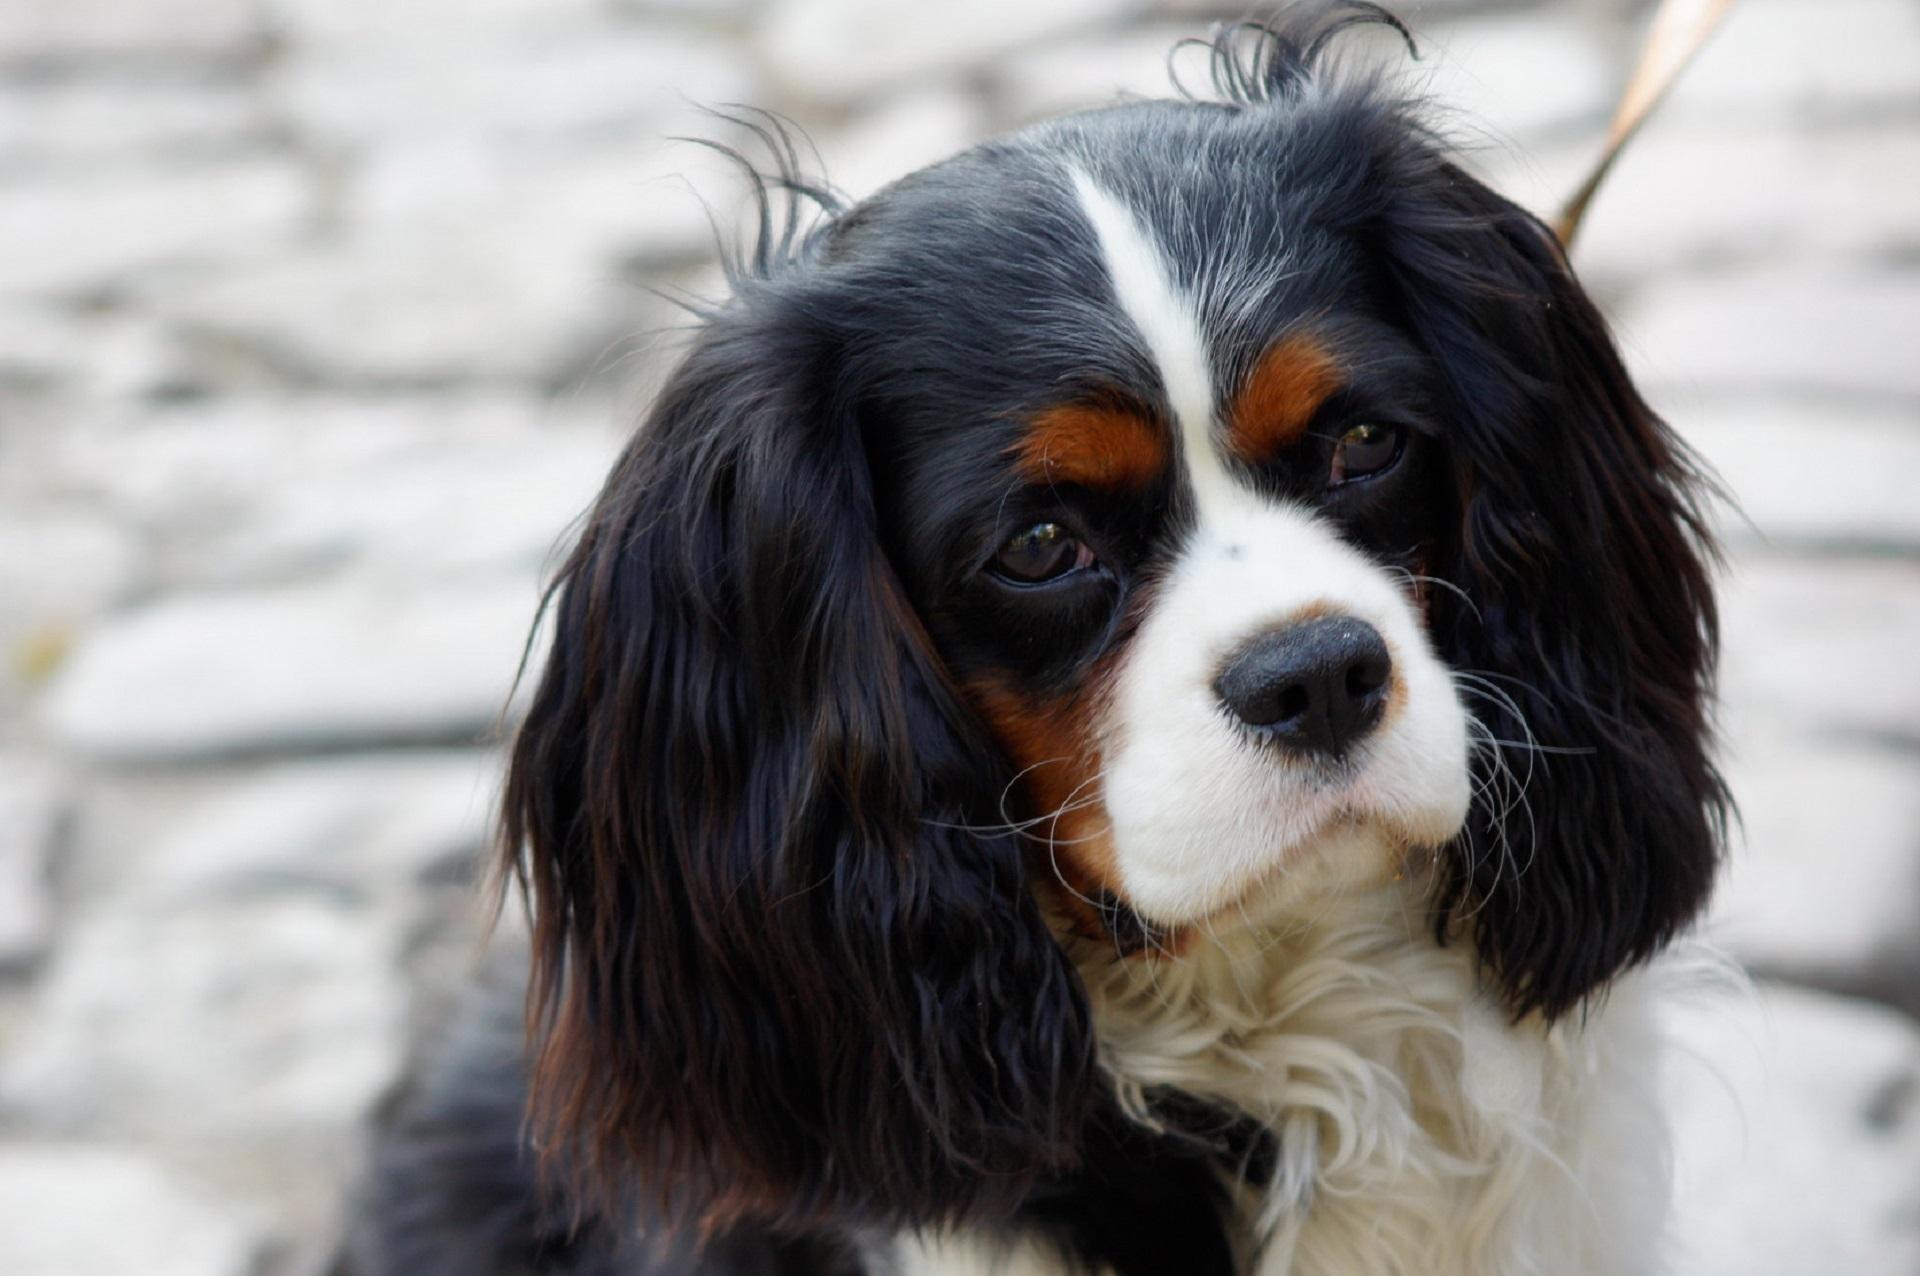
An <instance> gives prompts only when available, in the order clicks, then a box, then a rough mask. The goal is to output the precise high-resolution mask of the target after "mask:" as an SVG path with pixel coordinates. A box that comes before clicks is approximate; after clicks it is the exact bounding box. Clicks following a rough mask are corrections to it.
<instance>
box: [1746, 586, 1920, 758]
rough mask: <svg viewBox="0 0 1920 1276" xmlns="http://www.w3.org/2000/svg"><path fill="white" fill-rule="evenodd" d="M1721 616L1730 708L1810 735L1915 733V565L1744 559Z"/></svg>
mask: <svg viewBox="0 0 1920 1276" xmlns="http://www.w3.org/2000/svg"><path fill="white" fill-rule="evenodd" d="M1721 620H1722V629H1723V632H1724V635H1725V639H1724V656H1723V661H1722V675H1721V689H1722V691H1723V693H1724V694H1725V696H1726V698H1727V700H1728V701H1729V702H1730V703H1733V704H1737V705H1739V706H1742V707H1743V708H1750V709H1752V710H1754V711H1756V712H1764V713H1767V714H1769V715H1771V716H1773V717H1775V718H1778V719H1782V720H1785V721H1789V722H1792V723H1795V724H1798V725H1799V726H1800V727H1801V729H1803V730H1809V731H1813V732H1821V731H1825V732H1835V731H1843V732H1855V733H1861V734H1866V735H1872V736H1880V737H1884V738H1890V739H1896V740H1906V741H1908V742H1911V741H1912V740H1913V738H1914V736H1915V735H1916V732H1917V731H1920V669H1917V668H1916V665H1915V662H1914V653H1915V652H1920V563H1913V562H1908V561H1902V560H1897V559H1896V560H1873V559H1836V560H1822V559H1818V558H1813V559H1794V558H1783V557H1774V556H1763V555H1758V554H1750V555H1748V556H1746V557H1745V558H1744V559H1742V561H1741V562H1740V563H1739V564H1738V566H1737V568H1736V570H1734V571H1733V572H1732V573H1731V575H1730V577H1729V579H1728V580H1727V582H1726V585H1725V588H1724V589H1723V590H1722V597H1721Z"/></svg>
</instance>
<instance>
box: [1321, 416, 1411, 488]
mask: <svg viewBox="0 0 1920 1276" xmlns="http://www.w3.org/2000/svg"><path fill="white" fill-rule="evenodd" d="M1405 437H1406V431H1404V430H1403V429H1401V428H1400V427H1399V426H1397V425H1375V424H1373V423H1372V422H1370V421H1369V422H1366V423H1363V424H1361V425H1356V426H1354V427H1353V428H1352V429H1351V430H1348V431H1347V432H1346V433H1345V434H1343V435H1341V436H1340V442H1339V443H1338V444H1337V445H1336V446H1335V447H1334V449H1333V471H1332V473H1330V474H1329V475H1328V476H1327V482H1328V484H1329V485H1333V486H1337V485H1339V484H1341V483H1347V482H1351V481H1352V480H1354V479H1363V478H1367V477H1368V476H1370V475H1374V474H1379V473H1381V472H1383V471H1385V470H1387V469H1390V468H1392V466H1393V463H1394V462H1395V461H1397V460H1399V459H1400V447H1401V445H1402V443H1404V442H1405Z"/></svg>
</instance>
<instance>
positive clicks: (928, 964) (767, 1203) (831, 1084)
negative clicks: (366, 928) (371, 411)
mask: <svg viewBox="0 0 1920 1276" xmlns="http://www.w3.org/2000/svg"><path fill="white" fill-rule="evenodd" d="M741 282H742V286H743V287H744V289H745V293H744V295H743V296H740V297H737V298H736V300H735V302H734V303H732V304H731V305H730V306H729V307H728V308H726V309H725V310H723V311H722V312H721V313H719V314H718V315H716V316H714V317H712V318H711V320H710V321H709V323H708V325H707V327H706V330H705V331H704V333H703V335H702V337H701V339H700V341H699V343H698V345H697V347H696V348H695V349H694V351H693V352H692V354H691V356H690V357H689V358H688V359H687V361H686V362H685V364H684V365H683V366H682V367H681V369H680V370H679V372H678V374H677V375H676V376H675V378H674V379H673V381H672V382H671V384H670V385H669V386H668V388H667V389H666V391H665V393H664V395H663V397H662V398H661V400H660V402H659V404H658V407H657V409H656V411H655V412H654V415H653V417H652V419H651V420H650V421H649V422H648V423H647V424H646V426H645V427H644V428H643V429H642V430H641V431H640V432H639V434H638V435H637V437H636V439H635V440H634V442H633V444H632V445H631V446H630V447H629V449H628V451H627V453H626V455H625V456H624V457H623V458H622V460H621V461H620V462H619V464H618V466H617V467H616V469H615V471H614V472H613V474H612V476H611V477H610V479H609V481H608V484H607V487H606V488H605V490H604V491H603V492H602V494H601V496H600V498H599V502H598V505H597V507H596V508H595V510H594V511H593V513H592V516H591V519H590V521H589V522H588V524H587V526H586V530H585V533H584V535H583V536H582V537H581V540H580V543H579V546H578V548H577V549H576V550H575V551H574V553H573V555H572V557H571V558H570V559H569V560H568V562H567V563H566V565H565V567H564V569H563V570H562V572H561V575H560V579H559V582H558V584H557V587H556V593H555V595H554V597H553V601H552V604H551V606H552V610H553V613H554V615H553V619H554V624H555V638H554V642H553V648H552V653H551V657H550V659H549V660H548V662H547V665H546V667H545V670H544V673H543V674H542V676H541V679H540V682H539V687H538V690H537V692H536V694H535V695H534V697H533V700H532V705H531V710H530V713H529V715H528V718H527V720H526V723H525V725H524V726H523V727H522V728H521V730H520V733H519V736H518V739H517V740H516V742H515V744H514V747H513V754H512V761H511V771H510V776H509V779H508V784H507V789H506V797H505V820H504V833H505V839H506V846H507V850H508V854H509V856H510V858H511V861H512V863H513V864H514V865H515V867H516V868H517V871H518V872H519V873H520V875H521V878H522V880H523V883H524V885H525V887H526V889H527V891H528V894H529V897H530V899H531V907H532V912H533V923H534V950H535V961H536V969H535V973H534V984H533V992H532V1019H533V1029H534V1035H535V1052H536V1054H535V1061H534V1068H533V1073H534V1076H533V1083H532V1084H533V1111H534V1118H535V1129H536V1131H537V1133H538V1135H539V1137H540V1138H541V1139H542V1140H543V1143H544V1146H545V1150H546V1151H547V1153H548V1154H549V1155H550V1156H551V1157H553V1158H554V1159H556V1160H557V1161H559V1162H560V1163H561V1165H562V1166H564V1167H569V1168H571V1169H572V1170H573V1171H574V1172H575V1174H576V1175H577V1176H578V1177H579V1178H581V1179H583V1180H584V1181H585V1184H586V1185H587V1186H588V1187H589V1188H598V1189H599V1190H600V1197H601V1200H602V1201H603V1203H604V1202H609V1201H612V1200H613V1198H615V1197H616V1196H618V1195H620V1194H622V1193H625V1194H627V1195H628V1196H629V1197H630V1196H631V1193H632V1190H633V1189H634V1187H635V1186H636V1185H637V1186H638V1189H639V1191H640V1193H641V1194H642V1195H643V1197H645V1198H646V1199H644V1200H643V1201H642V1202H640V1204H642V1205H644V1207H645V1208H646V1209H647V1211H648V1212H649V1213H651V1214H654V1215H655V1216H658V1217H664V1218H666V1219H667V1220H669V1221H670V1222H671V1223H672V1224H673V1225H675V1226H676V1227H681V1228H695V1229H698V1230H701V1231H703V1232H709V1233H711V1232H713V1231H715V1230H717V1229H722V1228H725V1227H727V1226H729V1225H731V1224H733V1223H736V1222H741V1221H748V1220H751V1221H753V1222H755V1223H759V1224H765V1225H770V1226H773V1227H775V1228H784V1227H791V1228H799V1227H801V1226H803V1225H805V1224H806V1223H808V1222H809V1221H814V1220H818V1219H820V1218H822V1217H825V1216H827V1215H833V1216H835V1217H836V1218H838V1219H839V1220H840V1221H842V1222H845V1221H847V1220H848V1219H867V1220H871V1221H874V1222H876V1223H890V1224H914V1223H920V1222H927V1221H936V1220H940V1219H945V1218H950V1217H953V1216H955V1215H957V1214H959V1213H961V1212H964V1211H967V1210H970V1209H976V1208H986V1207H990V1206H992V1205H994V1204H995V1203H996V1202H1007V1201H1012V1200H1014V1199H1017V1198H1018V1196H1019V1195H1020V1193H1021V1192H1022V1191H1023V1190H1024V1189H1025V1188H1026V1187H1028V1186H1030V1185H1031V1183H1032V1182H1033V1180H1034V1179H1035V1177H1036V1176H1038V1175H1040V1174H1042V1173H1044V1172H1049V1171H1057V1170H1060V1169H1062V1168H1065V1167H1064V1166H1063V1165H1062V1161H1063V1160H1064V1159H1067V1158H1070V1157H1071V1156H1072V1151H1071V1150H1072V1149H1073V1148H1074V1147H1075V1145H1076V1142H1077V1133H1078V1129H1079V1126H1080V1123H1081V1121H1082V1120H1083V1118H1084V1115H1085V1110H1086V1106H1087V1104H1088V1101H1089V1094H1090V1092H1091V1089H1092V1082H1091V1079H1090V1078H1091V1070H1092V1044H1091V1043H1092V1037H1091V1032H1090V1025H1089V1017H1088V1010H1087V1007H1086V1004H1085V1001H1084V995H1083V993H1082V991H1081V989H1080V986H1079V984H1078V982H1077V979H1076V977H1075V976H1074V975H1073V973H1072V971H1071V969H1070V968H1069V966H1068V965H1067V963H1066V961H1065V959H1064V958H1063V956H1062V955H1061V953H1060V952H1059V950H1058V948H1057V946H1056V945H1055V944H1054V942H1053V941H1052V940H1051V938H1050V937H1049V935H1048V933H1047V931H1046V928H1045V926H1044V924H1043V922H1042V921H1041V919H1040V916H1039V914H1038V911H1037V909H1036V907H1035V905H1034V903H1033V901H1032V900H1031V898H1030V897H1029V894H1028V891H1027V888H1026V885H1025V883H1024V880H1023V873H1022V866H1021V856H1020V852H1019V849H1018V846H1017V844H1016V841H1015V839H1014V837H1013V836H1012V835H1011V834H1009V833H1006V832H994V831H991V830H990V829H989V830H988V831H978V827H977V826H989V825H994V824H1000V823H1001V822H1002V817H1000V816H999V815H998V814H997V808H996V805H995V797H996V795H997V794H998V793H999V792H1000V791H1001V788H1002V787H1003V786H1004V784H1005V783H1006V781H1007V778H1008V777H1007V776H1006V775H1005V774H1004V773H1003V771H1002V766H1001V764H1000V763H999V761H998V760H997V758H996V756H995V754H994V753H993V751H992V750H991V748H990V747H989V746H988V745H987V744H986V743H985V742H984V740H983V739H981V738H980V737H979V736H977V735H976V732H975V730H974V729H973V728H972V727H971V726H970V724H969V720H968V719H967V718H966V717H965V715H964V713H963V711H962V710H961V709H960V707H959V706H958V703H957V701H956V699H955V697H954V695H953V693H952V692H951V690H950V688H949V687H948V685H947V683H946V681H945V679H944V677H943V673H942V671H941V668H940V666H939V663H938V661H937V658H936V657H935V656H934V654H933V653H932V651H931V649H930V646H929V643H928V641H927V639H926V637H925V635H924V634H923V632H922V631H921V628H920V625H919V623H918V621H917V619H916V617H915V615H914V614H913V613H912V611H911V610H910V608H909V607H908V605H907V604H906V603H905V602H904V600H903V598H902V595H901V591H900V586H899V584H898V583H897V581H896V579H895V577H894V574H893V571H892V570H891V568H890V566H889V564H888V562H887V561H886V559H885V557H884V556H883V554H882V552H881V551H880V549H879V548H878V542H877V540H876V529H875V525H874V523H875V514H874V500H873V493H872V491H871V490H870V486H871V477H870V474H869V470H868V465H867V460H866V456H865V454H864V449H863V446H862V442H861V436H860V430H859V428H858V425H857V422H856V420H855V412H854V405H853V403H852V402H851V398H852V395H851V391H850V390H849V389H848V387H847V386H846V385H845V384H843V380H842V378H841V377H840V375H839V374H838V373H837V372H836V371H835V360H834V357H833V349H832V338H831V335H830V333H829V332H828V330H827V327H828V322H829V321H828V320H827V319H826V318H824V317H823V316H825V315H830V314H831V313H832V312H833V311H832V306H831V304H830V302H831V299H830V298H827V299H822V298H820V297H817V296H814V297H811V298H810V297H809V294H808V287H807V284H806V280H805V279H797V280H796V279H795V278H793V277H791V276H789V277H787V278H784V279H776V280H764V279H763V280H743V281H741Z"/></svg>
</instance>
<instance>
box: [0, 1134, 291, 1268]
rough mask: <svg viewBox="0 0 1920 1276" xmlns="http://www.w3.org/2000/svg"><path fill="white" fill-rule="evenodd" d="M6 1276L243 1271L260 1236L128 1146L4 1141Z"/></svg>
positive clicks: (1, 1181) (260, 1244) (251, 1224)
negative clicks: (126, 1147)
mask: <svg viewBox="0 0 1920 1276" xmlns="http://www.w3.org/2000/svg"><path fill="white" fill-rule="evenodd" d="M0 1200H4V1201H5V1202H6V1203H7V1225H6V1226H5V1227H0V1271H4V1272H6V1273H7V1276H127V1273H130V1272H139V1273H142V1276H249V1273H251V1272H252V1271H253V1270H254V1266H255V1263H256V1262H257V1261H258V1259H259V1257H260V1254H261V1251H262V1250H263V1249H264V1247H265V1242H266V1239H267V1238H266V1236H265V1234H264V1233H263V1231H262V1229H261V1227H260V1225H259V1223H258V1222H257V1221H255V1220H251V1219H247V1218H244V1217H241V1216H239V1214H238V1213H237V1212H236V1211H235V1209H234V1208H233V1206H232V1204H231V1203H230V1202H227V1201H224V1200H219V1199H216V1198H215V1197H214V1196H213V1194H212V1193H210V1192H208V1191H206V1190H204V1189H201V1188H198V1187H197V1186H195V1185H193V1184H190V1183H185V1182H182V1181H181V1180H180V1176H179V1174H178V1173H177V1172H176V1171H173V1170H172V1169H170V1168H169V1167H167V1166H165V1165H163V1164H162V1163H160V1162H159V1161H157V1160H155V1159H153V1158H152V1157H150V1156H147V1155H145V1154H143V1153H140V1152H137V1151H133V1150H130V1149H125V1148H120V1147H112V1146H101V1145H90V1144H81V1143H48V1142H4V1143H0Z"/></svg>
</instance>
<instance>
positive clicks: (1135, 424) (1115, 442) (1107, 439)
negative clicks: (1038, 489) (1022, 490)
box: [1013, 403, 1167, 491]
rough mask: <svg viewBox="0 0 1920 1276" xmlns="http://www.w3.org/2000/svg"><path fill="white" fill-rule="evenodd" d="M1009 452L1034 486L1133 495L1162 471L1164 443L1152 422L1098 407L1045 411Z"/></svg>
mask: <svg viewBox="0 0 1920 1276" xmlns="http://www.w3.org/2000/svg"><path fill="white" fill-rule="evenodd" d="M1013 451H1014V454H1015V456H1016V458H1017V460H1018V463H1019V466H1020V470H1021V472H1022V473H1023V474H1025V475H1026V476H1027V477H1028V478H1030V479H1032V480H1033V481H1034V482H1036V483H1077V484H1080V485H1081V486H1083V487H1094V488H1104V489H1108V490H1119V491H1137V490H1139V489H1140V488H1143V487H1145V486H1147V484H1149V483H1151V482H1152V481H1153V480H1154V479H1155V478H1157V477H1159V475H1160V473H1161V472H1162V471H1163V470H1165V469H1166V467H1167V441H1166V439H1165V438H1164V437H1163V436H1162V434H1161V432H1160V431H1159V430H1158V429H1156V428H1155V427H1154V425H1153V423H1152V422H1150V421H1148V420H1147V419H1146V418H1145V417H1142V416H1140V415H1139V414H1137V413H1134V412H1129V411H1127V410H1126V409H1124V408H1118V407H1106V406H1101V405H1097V404H1086V403H1062V404H1058V405H1056V406H1054V407H1051V408H1047V409H1046V410H1044V411H1042V412H1041V413H1039V414H1038V415H1037V416H1035V417H1034V418H1033V420H1032V422H1031V424H1030V426H1029V428H1028V430H1027V432H1026V435H1025V436H1024V437H1023V438H1021V440H1020V441H1019V442H1018V443H1017V444H1015V445H1014V449H1013Z"/></svg>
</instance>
